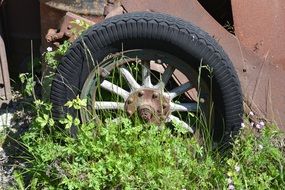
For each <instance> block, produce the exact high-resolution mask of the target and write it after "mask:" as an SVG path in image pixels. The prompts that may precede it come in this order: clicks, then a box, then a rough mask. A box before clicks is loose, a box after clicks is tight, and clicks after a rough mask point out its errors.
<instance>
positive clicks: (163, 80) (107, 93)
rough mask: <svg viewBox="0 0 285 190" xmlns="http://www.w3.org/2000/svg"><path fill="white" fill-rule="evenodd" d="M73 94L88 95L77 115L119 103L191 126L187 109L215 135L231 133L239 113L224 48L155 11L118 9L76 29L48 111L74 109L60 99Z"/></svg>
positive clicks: (148, 116) (120, 107) (157, 119)
mask: <svg viewBox="0 0 285 190" xmlns="http://www.w3.org/2000/svg"><path fill="white" fill-rule="evenodd" d="M102 94H103V95H102ZM77 95H80V96H81V97H82V98H87V100H88V106H87V110H88V111H86V110H85V111H81V119H82V121H88V120H90V119H96V118H97V119H98V118H99V119H100V117H102V115H101V116H100V114H98V112H100V111H102V110H105V111H106V110H108V112H110V113H111V112H112V111H115V112H117V111H122V112H125V113H127V114H128V115H130V116H133V115H138V116H140V118H142V119H143V120H144V121H146V122H151V123H155V124H158V125H159V124H161V123H164V122H176V123H177V122H178V123H180V124H181V125H182V126H183V127H184V128H185V129H187V130H188V131H189V132H191V133H193V132H195V130H196V128H195V127H196V124H193V123H191V122H192V121H191V120H190V119H189V117H188V116H187V113H189V112H190V113H193V114H194V115H196V116H197V115H199V116H200V115H205V116H206V119H205V120H206V121H207V122H208V124H209V125H211V131H212V133H213V136H214V138H215V140H221V142H228V141H229V139H230V138H231V137H232V136H234V135H235V134H237V132H238V130H239V128H240V123H241V121H242V114H243V109H242V93H241V88H240V84H239V80H238V77H237V74H236V72H235V70H234V68H233V65H232V63H231V61H230V60H229V58H228V57H227V55H226V54H225V52H224V51H223V50H222V48H221V47H220V46H219V45H218V44H217V42H216V41H215V40H214V39H213V38H212V37H210V36H209V35H208V34H207V33H205V32H203V31H202V30H200V29H199V28H198V27H196V26H194V25H192V24H191V23H188V22H185V21H183V20H181V19H178V18H175V17H172V16H169V15H165V14H159V13H149V12H147V13H130V14H124V15H121V16H116V17H113V18H110V19H106V20H105V21H104V22H102V23H100V24H96V25H94V26H93V27H92V28H90V29H89V30H88V31H86V32H85V33H84V34H83V35H82V36H81V37H79V38H78V39H77V40H76V41H75V42H74V43H73V45H72V46H71V48H70V49H69V51H68V52H67V54H66V55H65V56H64V57H63V58H62V63H61V64H60V65H59V67H58V69H57V72H56V76H55V79H54V81H53V84H52V91H51V101H52V102H53V105H54V108H53V115H54V117H55V118H60V117H62V116H64V115H65V114H66V113H70V114H72V115H75V114H77V112H76V110H74V109H69V108H67V107H65V106H64V104H65V103H66V102H67V101H68V100H71V99H74V98H75V97H76V96H77ZM111 110H112V111H111ZM185 113H186V114H185ZM114 117H116V116H115V115H114Z"/></svg>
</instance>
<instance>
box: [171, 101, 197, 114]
mask: <svg viewBox="0 0 285 190" xmlns="http://www.w3.org/2000/svg"><path fill="white" fill-rule="evenodd" d="M170 110H171V111H179V112H186V111H187V112H188V111H191V112H196V111H197V103H180V104H175V103H170Z"/></svg>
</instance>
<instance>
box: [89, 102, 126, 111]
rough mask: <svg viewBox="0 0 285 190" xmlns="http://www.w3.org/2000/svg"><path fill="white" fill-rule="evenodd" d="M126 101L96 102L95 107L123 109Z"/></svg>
mask: <svg viewBox="0 0 285 190" xmlns="http://www.w3.org/2000/svg"><path fill="white" fill-rule="evenodd" d="M124 105H125V104H124V103H120V102H101V101H98V102H95V104H94V108H95V109H96V110H118V109H120V110H123V109H124Z"/></svg>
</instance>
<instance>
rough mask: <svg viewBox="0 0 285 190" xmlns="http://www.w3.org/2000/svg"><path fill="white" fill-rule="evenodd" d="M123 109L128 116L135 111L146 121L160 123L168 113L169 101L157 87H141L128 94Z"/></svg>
mask: <svg viewBox="0 0 285 190" xmlns="http://www.w3.org/2000/svg"><path fill="white" fill-rule="evenodd" d="M125 110H126V112H127V113H128V115H129V116H132V115H133V114H135V113H137V114H138V115H139V116H140V117H141V118H142V119H143V120H144V121H146V122H150V123H155V124H160V123H161V121H163V120H165V118H167V116H168V115H169V113H170V101H169V99H168V98H167V97H165V96H164V95H163V94H162V93H161V92H160V91H159V90H158V89H151V88H141V89H139V90H137V91H135V92H133V93H131V94H130V95H129V97H128V99H127V101H126V103H125Z"/></svg>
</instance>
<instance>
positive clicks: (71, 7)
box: [41, 0, 107, 15]
mask: <svg viewBox="0 0 285 190" xmlns="http://www.w3.org/2000/svg"><path fill="white" fill-rule="evenodd" d="M41 2H42V3H45V4H46V5H48V6H50V7H53V8H56V9H59V10H62V11H70V12H73V13H77V14H85V15H103V13H104V7H105V5H106V4H107V1H106V0H41Z"/></svg>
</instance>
